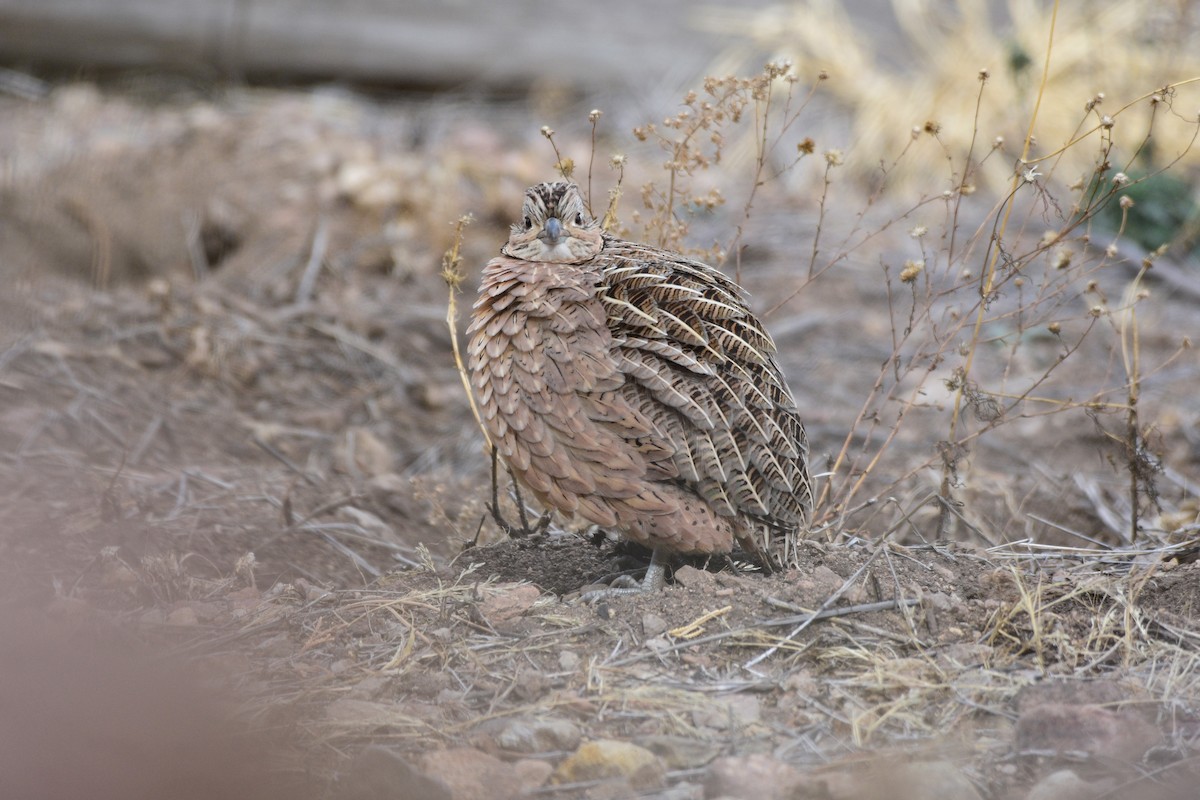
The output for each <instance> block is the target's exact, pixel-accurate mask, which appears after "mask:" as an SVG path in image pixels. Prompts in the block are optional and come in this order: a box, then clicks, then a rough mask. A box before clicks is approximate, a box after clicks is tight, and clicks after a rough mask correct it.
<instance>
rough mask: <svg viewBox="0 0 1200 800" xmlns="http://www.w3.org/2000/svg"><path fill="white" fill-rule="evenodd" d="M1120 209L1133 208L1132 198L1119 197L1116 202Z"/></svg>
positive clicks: (1127, 196)
mask: <svg viewBox="0 0 1200 800" xmlns="http://www.w3.org/2000/svg"><path fill="white" fill-rule="evenodd" d="M1117 204H1118V205H1120V206H1121V208H1133V198H1132V197H1130V196H1129V195H1127V194H1123V195H1121V199H1120V200H1118V201H1117Z"/></svg>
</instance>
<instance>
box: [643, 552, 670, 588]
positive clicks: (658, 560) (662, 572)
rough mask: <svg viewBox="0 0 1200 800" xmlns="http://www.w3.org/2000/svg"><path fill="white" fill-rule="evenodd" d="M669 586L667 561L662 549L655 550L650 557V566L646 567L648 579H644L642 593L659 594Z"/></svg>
mask: <svg viewBox="0 0 1200 800" xmlns="http://www.w3.org/2000/svg"><path fill="white" fill-rule="evenodd" d="M666 584H667V561H666V556H665V554H664V553H663V549H662V548H661V547H656V548H654V553H653V554H652V555H651V556H650V566H648V567H646V577H645V578H643V579H642V587H641V591H643V592H657V591H658V590H659V589H662V588H663V586H665V585H666Z"/></svg>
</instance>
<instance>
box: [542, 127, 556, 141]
mask: <svg viewBox="0 0 1200 800" xmlns="http://www.w3.org/2000/svg"><path fill="white" fill-rule="evenodd" d="M542 136H545V137H546V138H547V139H549V138H551V137H553V136H554V129H553V128H551V127H550V126H549V125H543V126H542Z"/></svg>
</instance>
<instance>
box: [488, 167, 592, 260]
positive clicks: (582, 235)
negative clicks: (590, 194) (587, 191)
mask: <svg viewBox="0 0 1200 800" xmlns="http://www.w3.org/2000/svg"><path fill="white" fill-rule="evenodd" d="M603 245H604V241H603V239H602V238H601V235H600V223H599V222H597V221H596V220H594V219H592V215H591V214H589V213H588V211H587V208H586V207H585V206H584V203H583V198H582V197H581V196H580V194H579V187H578V186H576V185H575V184H573V183H568V182H566V181H556V182H554V183H539V184H538V185H537V186H531V187H529V188H528V189H527V190H525V203H524V205H522V206H521V219H520V221H519V222H517V224H516V225H513V226H512V234H511V235H510V236H509V237H508V243H507V244H505V245H504V247H502V248H501V249H500V252H502V253H504V255H506V256H511V257H513V258H520V259H522V260H524V261H554V262H557V263H560V264H579V263H582V262H584V261H587V260H589V259H591V258H593V257H595V256H596V255H597V254H599V252H600V248H601V247H603Z"/></svg>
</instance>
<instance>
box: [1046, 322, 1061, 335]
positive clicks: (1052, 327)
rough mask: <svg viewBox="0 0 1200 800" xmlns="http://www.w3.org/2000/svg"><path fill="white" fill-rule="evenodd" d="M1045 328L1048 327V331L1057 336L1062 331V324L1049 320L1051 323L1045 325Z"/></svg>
mask: <svg viewBox="0 0 1200 800" xmlns="http://www.w3.org/2000/svg"><path fill="white" fill-rule="evenodd" d="M1047 328H1048V329H1049V330H1050V332H1051V333H1053V334H1054V335H1055V336H1058V334H1060V333H1062V325H1059V324H1058V323H1057V322H1051V323H1050V324H1049V325H1048V326H1047Z"/></svg>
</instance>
